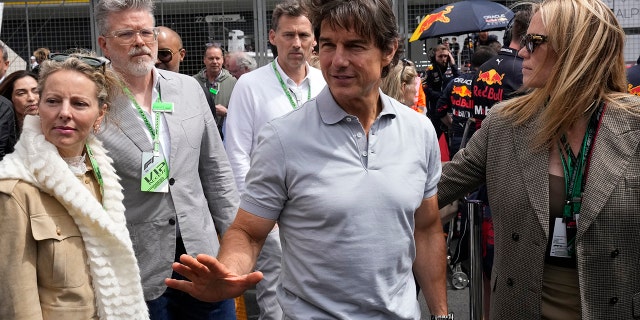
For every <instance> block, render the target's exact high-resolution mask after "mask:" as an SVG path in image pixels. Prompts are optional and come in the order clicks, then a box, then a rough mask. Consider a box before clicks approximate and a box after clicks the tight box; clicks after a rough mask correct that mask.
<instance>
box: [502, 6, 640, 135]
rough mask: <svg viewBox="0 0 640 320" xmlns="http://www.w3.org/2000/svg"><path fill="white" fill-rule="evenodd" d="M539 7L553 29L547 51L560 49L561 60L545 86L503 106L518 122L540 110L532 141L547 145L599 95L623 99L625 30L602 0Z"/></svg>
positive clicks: (584, 114) (601, 98)
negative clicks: (549, 47)
mask: <svg viewBox="0 0 640 320" xmlns="http://www.w3.org/2000/svg"><path fill="white" fill-rule="evenodd" d="M536 12H540V14H541V17H542V22H543V24H544V27H545V30H547V32H548V34H547V36H548V45H550V46H551V48H552V49H553V50H549V51H548V52H549V54H557V62H556V64H555V66H554V67H553V70H552V71H551V74H550V77H549V79H547V82H546V84H545V86H544V87H542V88H535V89H530V91H529V92H528V94H526V95H524V96H521V97H518V98H514V99H512V100H509V101H507V102H505V103H502V105H503V107H502V108H499V109H498V110H499V111H498V112H501V113H503V114H504V115H507V116H511V117H512V118H513V119H514V122H515V124H516V125H522V124H525V123H528V122H530V121H533V120H534V119H535V118H536V116H537V115H538V113H541V114H540V117H539V119H538V120H539V121H540V123H539V125H540V130H539V131H538V134H537V135H536V137H534V140H533V146H534V147H548V146H550V144H551V143H555V142H557V141H559V139H560V137H561V136H562V134H564V133H565V132H567V131H568V130H569V129H570V128H571V127H572V126H573V125H574V124H575V123H576V122H577V120H579V119H581V118H583V117H590V116H591V114H592V113H593V112H594V111H595V109H596V106H597V104H596V103H593V102H594V101H604V102H608V103H610V102H614V101H616V100H618V101H616V103H615V104H620V101H619V99H620V98H621V97H624V96H626V95H625V94H624V92H625V89H626V74H625V67H624V56H623V49H624V40H625V33H624V31H623V30H622V28H621V27H620V25H619V24H618V21H617V19H616V17H615V16H614V15H613V12H612V11H611V9H609V7H607V5H606V4H605V3H603V2H602V1H600V0H545V1H543V2H542V3H540V4H539V5H536V6H535V7H534V13H536ZM627 107H630V106H627Z"/></svg>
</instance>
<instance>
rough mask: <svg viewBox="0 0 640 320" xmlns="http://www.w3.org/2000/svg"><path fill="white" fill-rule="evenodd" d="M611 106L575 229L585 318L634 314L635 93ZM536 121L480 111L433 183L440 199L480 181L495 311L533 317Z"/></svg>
mask: <svg viewBox="0 0 640 320" xmlns="http://www.w3.org/2000/svg"><path fill="white" fill-rule="evenodd" d="M629 99H630V101H632V102H633V103H634V104H635V105H637V106H638V108H635V109H633V110H623V109H622V108H620V107H616V106H615V105H611V104H610V105H608V107H607V109H606V111H605V113H604V118H603V120H602V125H601V128H600V130H599V133H598V136H597V139H596V142H595V145H594V149H593V155H592V159H591V165H590V170H589V175H588V177H587V182H586V187H585V191H584V196H583V199H584V200H583V204H582V209H581V215H580V220H579V222H578V231H577V237H576V252H577V263H578V269H577V272H578V273H579V283H580V300H581V307H582V318H583V319H598V320H600V319H634V318H638V317H640V272H639V271H638V269H639V267H640V231H639V230H640V99H639V98H634V97H631V96H630V98H629ZM537 130H538V126H537V125H536V124H535V121H533V122H531V123H529V124H526V125H523V126H514V125H513V122H512V121H511V120H510V119H506V118H505V117H504V116H501V115H500V114H499V113H497V112H492V113H491V115H490V116H489V117H487V118H486V119H485V121H484V122H483V124H482V127H481V129H480V130H479V131H478V132H476V134H475V135H474V136H473V137H472V139H471V140H470V141H469V143H468V144H467V147H466V149H463V150H460V152H458V153H457V154H456V156H455V157H454V158H453V160H452V161H451V162H449V163H448V164H445V165H444V166H443V170H442V179H441V181H440V183H439V184H438V200H439V201H440V204H441V206H442V205H444V204H447V203H450V202H452V201H453V200H454V199H456V198H458V197H461V196H463V195H464V194H465V193H467V192H469V191H471V190H472V189H473V188H474V187H476V186H477V185H479V184H481V183H483V182H485V181H486V183H487V189H488V194H489V202H490V203H491V210H492V213H493V222H494V230H495V257H494V267H493V272H492V278H491V290H492V295H491V299H492V300H491V318H492V319H539V318H540V308H541V290H542V273H543V267H544V257H545V249H546V246H547V241H549V173H548V172H549V171H548V170H549V169H548V168H549V151H548V150H542V151H535V150H532V148H531V145H530V143H531V140H532V137H533V135H534V133H535V132H536V131H537Z"/></svg>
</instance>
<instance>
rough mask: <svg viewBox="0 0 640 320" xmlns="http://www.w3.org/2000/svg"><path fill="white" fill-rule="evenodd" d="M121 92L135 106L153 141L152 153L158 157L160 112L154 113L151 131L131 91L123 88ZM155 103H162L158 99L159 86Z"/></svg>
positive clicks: (149, 123) (149, 124)
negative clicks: (153, 125)
mask: <svg viewBox="0 0 640 320" xmlns="http://www.w3.org/2000/svg"><path fill="white" fill-rule="evenodd" d="M123 91H124V92H125V93H126V94H127V96H128V97H129V100H131V102H133V105H135V106H136V109H137V110H138V113H139V114H140V117H142V121H143V122H144V124H145V125H146V126H147V129H149V133H151V139H153V153H154V155H158V154H159V153H160V112H155V116H156V119H155V130H153V127H152V126H151V122H150V121H149V119H148V118H147V116H146V115H145V114H144V111H143V110H142V108H140V105H139V104H138V101H136V98H135V97H134V96H133V94H132V93H131V91H129V88H127V87H126V86H124V87H123ZM156 102H162V100H161V98H160V85H158V99H157V100H156Z"/></svg>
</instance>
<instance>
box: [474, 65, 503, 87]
mask: <svg viewBox="0 0 640 320" xmlns="http://www.w3.org/2000/svg"><path fill="white" fill-rule="evenodd" d="M502 78H504V73H503V74H499V73H498V72H497V71H496V70H495V69H491V70H489V71H485V72H481V73H480V74H478V80H476V81H484V82H486V83H487V84H488V85H493V84H495V83H497V84H499V85H502Z"/></svg>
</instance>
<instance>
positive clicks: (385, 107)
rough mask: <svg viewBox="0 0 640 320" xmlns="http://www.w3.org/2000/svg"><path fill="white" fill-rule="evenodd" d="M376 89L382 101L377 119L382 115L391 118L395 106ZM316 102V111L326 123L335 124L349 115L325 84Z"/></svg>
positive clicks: (394, 111)
mask: <svg viewBox="0 0 640 320" xmlns="http://www.w3.org/2000/svg"><path fill="white" fill-rule="evenodd" d="M378 90H379V91H380V98H379V99H380V100H381V101H382V111H381V112H380V114H379V115H378V119H379V118H382V117H390V118H391V119H394V118H395V117H396V114H397V112H396V109H395V106H394V105H393V104H392V103H391V98H389V96H387V95H386V94H384V93H383V92H382V90H380V89H378ZM316 103H317V106H318V112H320V117H321V118H322V121H323V122H324V123H326V124H336V123H338V122H340V121H342V120H343V119H344V118H346V117H349V116H350V115H349V114H348V113H347V112H345V111H344V109H342V108H341V107H340V106H339V105H338V103H337V102H336V100H335V99H333V96H332V95H331V91H330V90H329V86H325V87H324V88H323V89H322V91H321V92H320V93H319V94H318V96H317V97H316Z"/></svg>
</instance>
